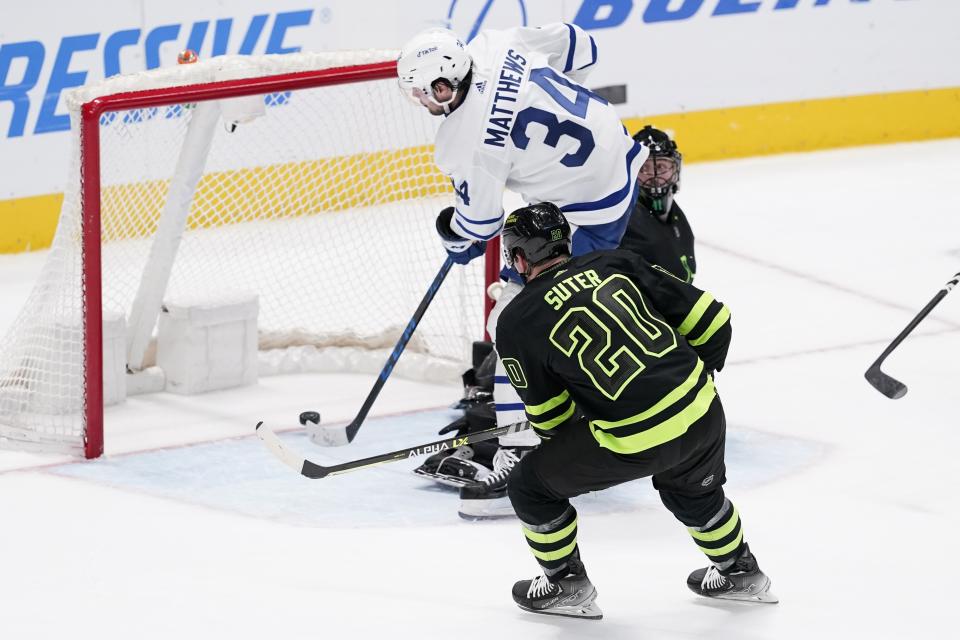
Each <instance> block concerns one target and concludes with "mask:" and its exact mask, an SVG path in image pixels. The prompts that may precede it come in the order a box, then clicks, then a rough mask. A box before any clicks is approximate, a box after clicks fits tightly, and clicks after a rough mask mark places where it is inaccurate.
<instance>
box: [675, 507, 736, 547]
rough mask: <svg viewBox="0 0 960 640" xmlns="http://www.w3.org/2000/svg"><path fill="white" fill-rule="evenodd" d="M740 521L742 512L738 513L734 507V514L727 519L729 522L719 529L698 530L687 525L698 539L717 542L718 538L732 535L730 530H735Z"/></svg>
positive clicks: (688, 529) (692, 534)
mask: <svg viewBox="0 0 960 640" xmlns="http://www.w3.org/2000/svg"><path fill="white" fill-rule="evenodd" d="M738 522H740V514H739V513H737V508H736V507H734V508H733V515H731V516H730V519H729V520H727V523H726V524H725V525H723V526H722V527H720V528H719V529H714V530H713V531H697V530H696V529H691V528H690V527H687V531H689V532H690V535H691V536H693V537H694V538H696V539H697V540H703V541H704V542H716V541H717V540H720V539H721V538H724V537H726V536H728V535H730V532H731V531H733V530H734V528H735V527H736V526H737V523H738Z"/></svg>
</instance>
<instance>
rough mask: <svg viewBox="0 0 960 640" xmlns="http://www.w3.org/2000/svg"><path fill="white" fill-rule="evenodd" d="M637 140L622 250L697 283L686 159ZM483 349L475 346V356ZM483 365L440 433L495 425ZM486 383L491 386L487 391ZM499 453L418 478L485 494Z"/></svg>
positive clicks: (479, 449)
mask: <svg viewBox="0 0 960 640" xmlns="http://www.w3.org/2000/svg"><path fill="white" fill-rule="evenodd" d="M633 139H634V140H636V141H637V142H639V143H640V144H642V145H643V146H645V147H647V148H648V149H649V150H650V154H649V156H647V159H646V161H645V162H644V163H643V165H642V166H641V167H640V172H639V175H638V178H637V187H638V198H637V202H636V205H635V207H634V210H633V213H632V214H631V216H630V220H629V222H628V224H627V227H626V231H625V233H624V235H623V238H622V240H621V241H620V248H621V249H629V250H630V251H633V252H635V253H638V254H639V255H640V256H642V257H643V258H644V259H645V260H646V261H647V262H650V263H652V264H655V265H658V266H660V267H663V268H664V269H666V270H667V271H669V272H670V273H672V274H673V275H675V276H677V277H678V278H680V279H682V280H684V281H686V282H693V278H694V275H695V273H696V269H697V263H696V257H695V255H694V236H693V231H692V230H691V229H690V224H689V223H688V222H687V218H686V216H685V215H684V213H683V210H682V209H680V206H679V205H678V204H677V203H676V201H675V200H674V195H675V194H676V193H677V191H678V190H679V188H680V171H681V168H682V162H683V157H682V156H681V154H680V151H679V149H678V148H677V145H676V143H675V142H674V141H673V140H672V139H671V138H670V136H669V135H667V134H666V133H665V132H663V131H661V130H659V129H655V128H654V127H652V126H649V125H648V126H646V127H644V128H643V129H641V130H640V131H638V132H637V133H636V134H634V136H633ZM481 344H482V343H476V344H475V345H474V351H475V355H476V351H477V348H478V346H479V345H481ZM486 344H487V345H488V347H487V348H488V349H490V348H492V344H491V343H486ZM485 353H489V351H486V352H485ZM494 357H495V356H494ZM475 360H476V358H475ZM480 362H481V361H480V360H478V361H477V362H474V367H473V368H472V369H470V370H469V371H467V372H466V373H465V374H464V395H463V399H462V400H460V402H459V403H458V404H457V407H458V408H461V409H463V410H464V415H463V416H462V417H460V418H458V419H457V420H455V421H454V422H452V423H451V424H449V425H447V426H446V427H444V428H443V429H441V430H440V433H441V434H446V433H450V432H452V431H456V432H457V433H458V434H460V435H465V434H467V433H469V432H471V431H478V430H481V429H489V428H492V427H494V426H496V418H495V412H494V411H493V406H494V405H493V377H492V372H491V374H490V375H489V376H484V375H483V374H482V373H481V372H482V371H483V366H482V365H481V364H480ZM494 362H495V361H493V360H491V361H490V363H489V364H490V365H491V366H492V365H493V363H494ZM487 384H488V385H489V387H487V386H484V385H487ZM495 451H496V448H495V447H492V445H491V444H483V443H481V444H480V445H479V446H475V447H466V448H462V449H453V450H450V451H444V452H442V453H438V454H435V455H433V456H431V457H429V458H428V459H427V460H426V461H425V462H424V463H423V464H422V465H421V466H419V467H418V468H417V469H416V470H415V471H414V473H415V474H417V475H420V476H422V477H426V478H431V479H433V480H435V481H437V482H440V483H441V484H446V485H449V486H454V487H468V486H469V485H471V484H472V485H473V486H475V487H480V488H481V493H483V491H482V490H483V489H484V488H485V487H484V486H483V483H482V482H480V481H483V480H484V479H485V478H488V477H490V476H491V474H492V473H493V471H492V470H493V468H494V464H493V455H494V453H495ZM466 491H468V492H469V491H471V489H470V488H467V489H466ZM497 495H499V494H497ZM491 502H492V501H491ZM474 517H476V516H474Z"/></svg>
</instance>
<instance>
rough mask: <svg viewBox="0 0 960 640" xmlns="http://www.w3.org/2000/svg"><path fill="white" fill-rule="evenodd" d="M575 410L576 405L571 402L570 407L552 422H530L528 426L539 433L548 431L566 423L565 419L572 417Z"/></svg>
mask: <svg viewBox="0 0 960 640" xmlns="http://www.w3.org/2000/svg"><path fill="white" fill-rule="evenodd" d="M576 408H577V405H576V404H575V403H573V402H571V403H570V407H569V408H568V409H567V410H566V411H564V412H563V413H561V414H560V415H559V416H557V417H556V418H553V419H552V420H547V421H546V422H534V421H532V420H531V421H530V426H531V427H533V428H534V429H540V430H541V431H547V430H549V429H553V428H554V427H555V426H557V425H559V424H563V423H564V422H566V421H567V419H568V418H569V417H570V416H572V415H573V411H574V410H575V409H576Z"/></svg>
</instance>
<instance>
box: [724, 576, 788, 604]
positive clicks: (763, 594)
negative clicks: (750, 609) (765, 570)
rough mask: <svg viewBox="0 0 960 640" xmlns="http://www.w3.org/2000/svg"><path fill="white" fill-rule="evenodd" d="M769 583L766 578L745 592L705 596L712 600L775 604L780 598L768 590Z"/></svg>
mask: <svg viewBox="0 0 960 640" xmlns="http://www.w3.org/2000/svg"><path fill="white" fill-rule="evenodd" d="M770 585H771V582H770V579H769V578H767V581H766V583H765V584H764V585H763V586H761V587H760V588H759V589H757V590H755V589H751V590H750V591H746V592H733V593H724V594H723V595H718V596H706V597H708V598H712V599H714V600H733V601H736V602H761V603H764V604H776V603H778V602H780V598H778V597H777V596H776V595H775V594H774V593H772V592H771V591H770Z"/></svg>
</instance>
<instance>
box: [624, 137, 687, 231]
mask: <svg viewBox="0 0 960 640" xmlns="http://www.w3.org/2000/svg"><path fill="white" fill-rule="evenodd" d="M633 139H634V140H636V141H637V142H639V143H640V144H642V145H643V146H645V147H646V148H647V149H649V150H650V155H649V156H647V159H646V161H645V162H644V163H643V165H642V166H641V167H640V173H639V175H638V176H637V181H638V182H639V183H640V198H641V201H642V202H643V203H644V204H645V205H646V206H647V208H648V209H650V211H651V212H652V213H654V214H656V215H662V214H665V213H668V212H669V211H670V207H671V206H673V194H675V193H676V192H677V191H679V190H680V168H681V166H682V161H683V156H681V155H680V152H679V151H678V150H677V143H676V142H674V141H673V140H671V139H670V136H668V135H667V134H666V133H664V132H663V131H660V130H659V129H654V128H653V127H651V126H650V125H647V126H645V127H644V128H643V129H641V130H640V131H638V132H637V133H636V134H634V136H633Z"/></svg>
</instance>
